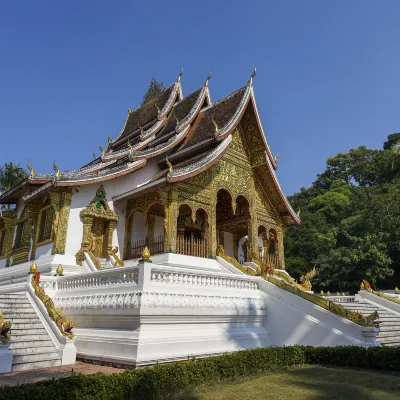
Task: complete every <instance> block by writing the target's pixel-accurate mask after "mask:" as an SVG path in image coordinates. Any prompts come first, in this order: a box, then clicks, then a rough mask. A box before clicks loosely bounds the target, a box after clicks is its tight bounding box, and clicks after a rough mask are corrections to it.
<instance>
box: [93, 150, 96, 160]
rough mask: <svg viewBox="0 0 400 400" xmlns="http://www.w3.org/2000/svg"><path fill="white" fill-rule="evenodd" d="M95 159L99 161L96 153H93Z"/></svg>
mask: <svg viewBox="0 0 400 400" xmlns="http://www.w3.org/2000/svg"><path fill="white" fill-rule="evenodd" d="M93 158H94V159H95V160H96V159H97V155H96V153H95V152H93Z"/></svg>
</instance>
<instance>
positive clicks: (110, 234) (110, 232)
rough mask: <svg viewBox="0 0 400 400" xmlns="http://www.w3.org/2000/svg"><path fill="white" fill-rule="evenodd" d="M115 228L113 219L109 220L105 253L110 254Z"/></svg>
mask: <svg viewBox="0 0 400 400" xmlns="http://www.w3.org/2000/svg"><path fill="white" fill-rule="evenodd" d="M114 229H115V221H110V222H109V225H108V244H107V254H108V255H110V254H111V251H112V240H113V234H114Z"/></svg>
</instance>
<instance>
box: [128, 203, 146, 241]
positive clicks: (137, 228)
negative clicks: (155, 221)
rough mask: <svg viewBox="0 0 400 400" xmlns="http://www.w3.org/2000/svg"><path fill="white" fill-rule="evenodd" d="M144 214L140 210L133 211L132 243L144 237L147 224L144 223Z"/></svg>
mask: <svg viewBox="0 0 400 400" xmlns="http://www.w3.org/2000/svg"><path fill="white" fill-rule="evenodd" d="M144 222H145V221H144V215H143V213H142V212H141V211H135V212H134V214H133V220H132V236H131V237H132V243H133V242H137V241H138V240H144V239H146V235H147V225H145V223H144Z"/></svg>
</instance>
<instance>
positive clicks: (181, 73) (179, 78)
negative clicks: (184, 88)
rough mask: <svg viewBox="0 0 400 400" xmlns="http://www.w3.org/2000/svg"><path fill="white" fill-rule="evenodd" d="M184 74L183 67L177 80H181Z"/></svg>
mask: <svg viewBox="0 0 400 400" xmlns="http://www.w3.org/2000/svg"><path fill="white" fill-rule="evenodd" d="M182 75H183V68H182V69H181V72H179V75H178V78H176V81H177V82H180V81H181V76H182Z"/></svg>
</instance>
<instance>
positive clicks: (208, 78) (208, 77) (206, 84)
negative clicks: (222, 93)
mask: <svg viewBox="0 0 400 400" xmlns="http://www.w3.org/2000/svg"><path fill="white" fill-rule="evenodd" d="M211 76H212V73H211V72H210V73H209V74H208V76H207V79H206V81H205V82H204V86H208V81H209V80H210V79H211Z"/></svg>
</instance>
